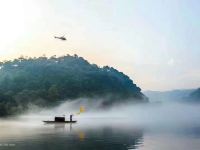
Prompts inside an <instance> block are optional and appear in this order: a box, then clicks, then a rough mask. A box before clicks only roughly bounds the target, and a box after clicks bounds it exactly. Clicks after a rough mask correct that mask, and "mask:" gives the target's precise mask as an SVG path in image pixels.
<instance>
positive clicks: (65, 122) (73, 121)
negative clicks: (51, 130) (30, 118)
mask: <svg viewBox="0 0 200 150" xmlns="http://www.w3.org/2000/svg"><path fill="white" fill-rule="evenodd" d="M43 122H44V123H76V122H77V121H60V122H59V121H43Z"/></svg>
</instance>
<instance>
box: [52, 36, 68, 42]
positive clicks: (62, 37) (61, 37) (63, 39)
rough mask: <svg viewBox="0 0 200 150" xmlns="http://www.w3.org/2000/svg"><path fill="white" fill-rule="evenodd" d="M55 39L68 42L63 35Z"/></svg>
mask: <svg viewBox="0 0 200 150" xmlns="http://www.w3.org/2000/svg"><path fill="white" fill-rule="evenodd" d="M54 38H55V39H60V40H62V41H65V40H67V39H66V38H65V36H64V35H63V36H60V37H59V36H54Z"/></svg>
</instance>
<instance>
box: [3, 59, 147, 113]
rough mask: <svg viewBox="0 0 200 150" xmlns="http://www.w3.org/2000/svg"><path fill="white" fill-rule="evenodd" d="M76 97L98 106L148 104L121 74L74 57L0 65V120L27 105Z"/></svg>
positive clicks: (138, 89)
mask: <svg viewBox="0 0 200 150" xmlns="http://www.w3.org/2000/svg"><path fill="white" fill-rule="evenodd" d="M80 97H87V98H95V97H98V98H103V99H104V100H105V101H104V103H103V104H102V105H111V104H113V103H119V102H121V103H123V102H124V101H125V100H126V99H129V100H130V101H133V102H147V101H148V100H147V97H146V96H145V95H144V94H142V92H141V89H140V88H139V87H137V86H136V84H134V83H133V81H132V80H131V79H130V78H129V77H128V76H127V75H125V74H124V73H122V72H119V71H118V70H116V69H114V68H113V67H109V66H105V67H102V68H101V67H98V66H97V65H95V64H90V63H89V62H88V61H87V60H85V59H83V58H82V57H78V56H77V55H74V56H70V55H66V56H62V57H55V56H52V57H50V58H47V57H39V58H24V57H21V58H18V59H15V60H12V61H11V60H10V61H4V62H0V116H3V115H10V114H15V113H20V112H23V111H24V110H26V109H27V108H28V106H29V104H34V105H38V106H41V107H48V106H55V105H57V104H59V103H60V101H61V100H62V101H64V100H69V99H76V98H80Z"/></svg>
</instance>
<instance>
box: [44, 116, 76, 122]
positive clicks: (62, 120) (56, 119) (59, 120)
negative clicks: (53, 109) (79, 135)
mask: <svg viewBox="0 0 200 150" xmlns="http://www.w3.org/2000/svg"><path fill="white" fill-rule="evenodd" d="M43 122H44V123H76V122H77V121H76V120H72V116H71V117H70V120H65V117H55V118H54V120H52V121H49V120H48V121H43Z"/></svg>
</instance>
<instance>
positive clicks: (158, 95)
mask: <svg viewBox="0 0 200 150" xmlns="http://www.w3.org/2000/svg"><path fill="white" fill-rule="evenodd" d="M194 91H195V89H183V90H182V89H179V90H171V91H144V92H143V93H144V94H145V95H146V96H147V97H149V100H150V101H151V102H169V101H171V102H172V101H186V99H187V98H188V96H189V95H190V94H191V93H192V92H194Z"/></svg>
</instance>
